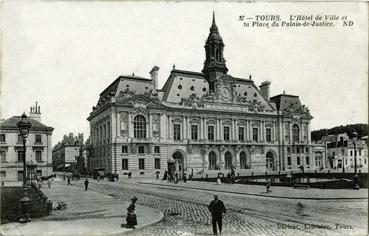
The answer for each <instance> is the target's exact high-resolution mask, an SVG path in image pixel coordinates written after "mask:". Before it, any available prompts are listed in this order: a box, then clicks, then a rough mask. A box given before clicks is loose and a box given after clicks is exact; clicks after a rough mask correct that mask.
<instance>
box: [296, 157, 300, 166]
mask: <svg viewBox="0 0 369 236" xmlns="http://www.w3.org/2000/svg"><path fill="white" fill-rule="evenodd" d="M296 161H297V165H298V166H299V165H301V161H300V157H297V158H296Z"/></svg>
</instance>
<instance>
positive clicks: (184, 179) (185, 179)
mask: <svg viewBox="0 0 369 236" xmlns="http://www.w3.org/2000/svg"><path fill="white" fill-rule="evenodd" d="M183 182H184V183H186V182H187V176H186V173H184V174H183Z"/></svg>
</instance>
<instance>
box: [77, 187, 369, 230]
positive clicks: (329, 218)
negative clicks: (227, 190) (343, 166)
mask: <svg viewBox="0 0 369 236" xmlns="http://www.w3.org/2000/svg"><path fill="white" fill-rule="evenodd" d="M75 184H78V185H80V186H81V187H82V185H81V182H75ZM91 189H92V190H93V191H97V192H100V193H103V194H106V195H110V196H112V197H114V198H116V199H119V200H120V201H127V200H129V199H130V198H131V197H132V196H133V195H134V196H136V197H137V198H138V202H137V204H138V205H142V206H147V207H152V208H154V209H158V210H160V211H162V212H164V214H165V218H164V220H163V221H162V222H160V223H157V224H155V225H152V226H149V227H146V228H143V229H141V230H138V231H135V232H130V233H129V234H130V235H211V234H212V230H211V218H210V214H209V212H208V209H207V205H208V203H209V202H210V200H211V199H212V194H211V193H210V192H207V191H194V190H186V189H170V188H167V187H158V186H149V185H144V184H138V183H134V182H106V181H100V182H96V181H91ZM219 197H220V199H221V200H223V201H224V203H225V205H226V208H227V214H226V215H225V216H224V220H223V225H224V226H223V228H224V229H223V234H225V235H296V233H298V234H299V235H325V234H329V235H349V234H355V235H364V234H365V232H366V226H365V224H366V223H365V222H366V219H367V215H366V213H365V209H366V206H367V204H366V202H365V201H355V202H352V201H350V202H349V201H346V202H336V201H335V202H333V201H322V202H317V201H310V202H309V201H306V202H302V203H301V204H300V205H299V206H297V203H298V201H296V200H275V199H269V198H264V199H263V198H255V197H246V196H236V195H232V194H219ZM138 207H139V206H138ZM342 207H344V208H342ZM343 209H345V210H343ZM336 224H338V225H350V226H352V227H353V229H344V230H343V229H336ZM322 227H323V228H322ZM291 228H293V229H291Z"/></svg>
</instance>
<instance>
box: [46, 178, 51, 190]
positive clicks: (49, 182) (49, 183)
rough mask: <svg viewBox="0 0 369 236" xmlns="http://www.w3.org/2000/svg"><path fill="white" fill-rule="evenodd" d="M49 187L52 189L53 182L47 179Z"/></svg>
mask: <svg viewBox="0 0 369 236" xmlns="http://www.w3.org/2000/svg"><path fill="white" fill-rule="evenodd" d="M47 185H48V186H49V188H51V180H50V179H47Z"/></svg>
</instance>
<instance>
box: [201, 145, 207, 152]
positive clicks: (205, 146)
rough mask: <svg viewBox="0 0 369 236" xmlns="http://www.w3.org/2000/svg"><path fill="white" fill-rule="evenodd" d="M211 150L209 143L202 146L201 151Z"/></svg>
mask: <svg viewBox="0 0 369 236" xmlns="http://www.w3.org/2000/svg"><path fill="white" fill-rule="evenodd" d="M208 150H209V145H202V146H201V153H202V154H206V152H207V151H208Z"/></svg>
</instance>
